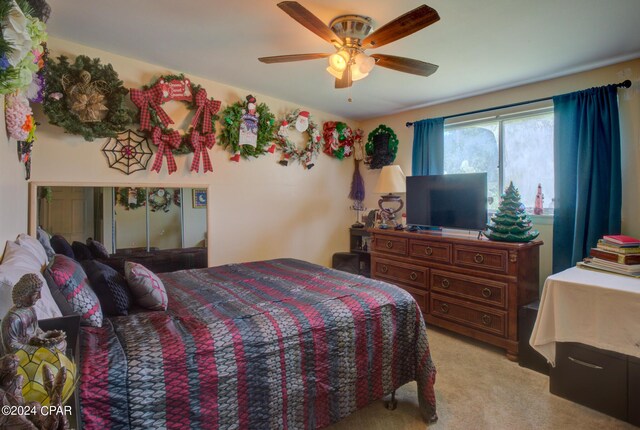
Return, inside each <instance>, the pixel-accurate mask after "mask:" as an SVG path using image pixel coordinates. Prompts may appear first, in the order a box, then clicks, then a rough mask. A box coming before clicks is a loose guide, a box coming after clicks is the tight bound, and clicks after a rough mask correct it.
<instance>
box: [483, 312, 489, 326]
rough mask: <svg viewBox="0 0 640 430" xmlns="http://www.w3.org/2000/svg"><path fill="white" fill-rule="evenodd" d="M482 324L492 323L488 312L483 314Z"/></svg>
mask: <svg viewBox="0 0 640 430" xmlns="http://www.w3.org/2000/svg"><path fill="white" fill-rule="evenodd" d="M482 324H484V325H490V324H491V317H490V316H489V315H487V314H484V315H482Z"/></svg>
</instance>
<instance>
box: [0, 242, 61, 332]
mask: <svg viewBox="0 0 640 430" xmlns="http://www.w3.org/2000/svg"><path fill="white" fill-rule="evenodd" d="M27 273H35V274H36V275H38V276H39V277H40V278H41V280H42V282H43V288H42V292H41V296H42V297H40V300H38V301H37V302H36V306H35V308H36V315H37V317H38V319H39V320H41V319H47V318H58V317H61V316H62V312H61V311H60V308H59V307H58V305H57V304H56V302H55V300H54V299H53V296H52V295H51V291H49V288H45V287H44V285H46V284H47V282H46V281H45V279H44V277H42V273H41V272H40V263H39V262H38V261H37V259H36V258H35V256H34V255H33V254H32V253H31V252H29V251H28V250H27V249H25V248H23V247H21V246H20V245H18V244H17V243H15V242H12V241H7V245H6V248H5V250H4V257H3V259H2V264H0V318H2V317H4V316H5V315H6V313H7V311H8V310H9V309H10V308H11V306H13V299H12V298H11V290H13V286H14V285H15V284H16V282H18V281H19V280H20V278H21V277H22V275H25V274H27Z"/></svg>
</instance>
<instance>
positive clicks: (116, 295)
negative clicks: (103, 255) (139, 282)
mask: <svg viewBox="0 0 640 430" xmlns="http://www.w3.org/2000/svg"><path fill="white" fill-rule="evenodd" d="M81 264H82V268H83V269H84V271H85V273H86V274H87V277H88V278H89V285H91V289H92V290H93V291H94V292H95V293H96V295H97V296H98V299H99V300H100V307H101V308H102V312H103V313H104V314H105V315H106V316H119V315H128V314H129V308H130V307H131V293H130V292H129V287H128V286H127V281H126V279H124V276H122V275H121V274H119V273H118V272H117V271H116V270H115V269H114V268H112V267H109V266H107V265H106V264H104V263H100V262H99V261H96V260H85V261H83V262H82V263H81Z"/></svg>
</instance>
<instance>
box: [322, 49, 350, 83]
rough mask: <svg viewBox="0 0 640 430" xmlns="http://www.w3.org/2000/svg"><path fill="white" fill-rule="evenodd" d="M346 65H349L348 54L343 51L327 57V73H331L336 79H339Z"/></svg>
mask: <svg viewBox="0 0 640 430" xmlns="http://www.w3.org/2000/svg"><path fill="white" fill-rule="evenodd" d="M347 64H349V53H348V52H347V51H343V50H341V51H338V52H336V53H335V54H331V55H330V56H329V67H327V72H329V73H331V74H332V75H333V76H335V77H336V78H341V77H342V72H344V70H345V69H346V68H347ZM338 75H339V76H338Z"/></svg>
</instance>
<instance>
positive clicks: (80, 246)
mask: <svg viewBox="0 0 640 430" xmlns="http://www.w3.org/2000/svg"><path fill="white" fill-rule="evenodd" d="M71 250H72V251H73V255H74V260H76V261H84V260H93V253H92V252H91V250H90V249H89V247H88V246H87V245H85V244H84V243H82V242H78V241H77V240H76V241H74V242H73V243H72V244H71Z"/></svg>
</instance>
